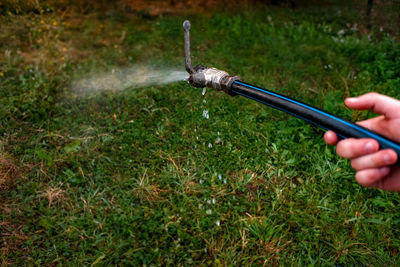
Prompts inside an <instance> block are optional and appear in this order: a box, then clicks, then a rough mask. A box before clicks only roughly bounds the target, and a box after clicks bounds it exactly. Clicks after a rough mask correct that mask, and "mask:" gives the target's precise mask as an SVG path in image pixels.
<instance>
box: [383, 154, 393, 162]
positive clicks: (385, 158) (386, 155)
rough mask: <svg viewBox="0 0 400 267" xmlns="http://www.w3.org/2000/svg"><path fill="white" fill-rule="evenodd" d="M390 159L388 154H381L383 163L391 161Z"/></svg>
mask: <svg viewBox="0 0 400 267" xmlns="http://www.w3.org/2000/svg"><path fill="white" fill-rule="evenodd" d="M391 161H392V159H391V157H390V156H389V155H388V154H384V155H383V162H385V163H391Z"/></svg>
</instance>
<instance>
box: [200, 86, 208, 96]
mask: <svg viewBox="0 0 400 267" xmlns="http://www.w3.org/2000/svg"><path fill="white" fill-rule="evenodd" d="M206 92H207V88H205V87H204V88H203V92H201V95H205V94H206Z"/></svg>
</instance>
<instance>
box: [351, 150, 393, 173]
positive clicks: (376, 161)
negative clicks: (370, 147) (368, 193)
mask: <svg viewBox="0 0 400 267" xmlns="http://www.w3.org/2000/svg"><path fill="white" fill-rule="evenodd" d="M396 161H397V153H396V152H394V151H393V150H391V149H385V150H381V151H378V152H376V153H373V154H368V155H365V156H361V157H358V158H354V159H352V160H351V166H352V167H353V169H355V170H358V171H359V170H364V169H372V168H381V167H385V166H390V165H393V164H395V163H396Z"/></svg>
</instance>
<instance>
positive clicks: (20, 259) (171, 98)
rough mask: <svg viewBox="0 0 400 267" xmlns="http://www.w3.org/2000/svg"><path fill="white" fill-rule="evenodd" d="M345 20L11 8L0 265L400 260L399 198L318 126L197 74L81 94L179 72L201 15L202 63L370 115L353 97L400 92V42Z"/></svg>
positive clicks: (1, 143) (4, 44)
mask: <svg viewBox="0 0 400 267" xmlns="http://www.w3.org/2000/svg"><path fill="white" fill-rule="evenodd" d="M338 14H339V13H335V12H332V11H331V9H329V10H328V9H327V10H326V11H324V10H322V11H318V12H313V11H310V12H305V11H304V10H298V9H294V10H292V9H287V8H278V7H246V8H243V9H242V10H240V11H235V12H229V11H225V12H223V11H219V12H217V13H214V14H212V15H211V14H189V15H183V14H170V15H157V16H152V15H149V14H147V13H146V12H124V11H123V10H122V9H121V8H120V7H113V8H110V9H109V10H107V11H101V10H95V11H92V12H85V13H84V14H79V13H78V12H72V11H71V12H63V11H62V10H53V9H51V8H47V9H46V8H45V9H44V10H42V11H41V12H33V11H32V12H31V11H23V12H22V11H21V12H20V13H18V14H17V13H16V12H3V13H2V15H0V21H1V28H0V55H1V56H0V118H1V119H0V201H1V205H0V234H1V239H0V242H1V243H0V262H1V263H2V264H4V265H7V264H10V265H15V266H21V265H39V266H42V265H44V266H53V265H68V266H81V265H93V266H95V265H98V266H103V265H106V266H111V265H113V266H114V265H180V266H188V265H213V266H225V265H263V264H265V265H267V266H269V265H281V266H287V265H295V266H302V265H310V266H312V265H327V266H337V265H345V266H350V265H358V266H360V265H365V266H366V265H371V266H383V265H384V266H388V265H389V266H390V265H392V266H397V265H399V264H400V256H399V253H398V249H399V245H400V231H399V230H397V228H399V226H400V206H399V207H397V205H399V200H400V199H399V195H398V194H397V193H390V192H383V191H380V190H376V189H365V188H362V187H361V186H359V185H358V184H357V183H356V182H355V180H354V172H353V170H352V169H351V167H350V164H349V163H348V162H347V161H345V160H343V159H340V158H339V157H337V156H336V154H335V150H334V148H331V147H328V146H326V145H325V144H324V142H323V139H322V135H323V131H322V130H320V129H318V128H316V127H314V126H311V125H309V124H307V123H306V122H303V121H300V120H298V119H296V118H293V117H291V116H289V115H286V114H283V113H282V112H280V111H277V110H273V109H271V108H269V107H266V106H263V105H261V104H259V103H256V102H254V101H251V100H249V99H244V98H241V97H230V96H228V95H226V94H223V93H220V92H213V91H211V90H208V91H207V92H206V93H205V94H204V95H203V94H202V89H196V88H192V87H190V85H189V84H188V83H187V82H185V81H178V82H173V83H169V84H163V85H151V86H144V87H137V86H128V88H125V89H122V88H109V89H110V90H103V91H101V92H93V91H92V92H90V93H86V94H82V93H81V92H79V91H76V90H74V88H73V84H74V81H77V80H79V79H84V78H86V77H91V75H93V74H96V73H100V75H106V74H105V73H110V72H113V70H114V69H121V68H123V69H129V68H138V66H150V67H152V68H157V69H165V68H174V69H176V68H178V69H181V70H184V66H183V63H184V61H183V31H182V22H183V21H184V19H190V20H191V23H192V32H191V33H192V35H191V36H192V61H193V63H194V64H200V63H201V64H204V65H207V66H214V67H217V68H220V69H223V70H226V71H228V72H229V73H230V74H236V75H239V76H241V77H242V78H243V80H244V81H246V82H249V83H254V84H256V85H259V86H262V87H267V88H269V89H271V90H274V91H277V92H279V93H282V94H285V95H289V96H291V97H294V98H296V99H299V100H301V101H304V102H306V103H310V104H312V105H315V106H317V107H320V108H324V109H326V110H328V111H329V112H332V113H335V114H337V115H340V116H343V117H345V118H347V119H349V120H353V121H355V120H360V119H364V118H367V117H369V116H372V115H373V114H370V113H367V112H352V111H351V110H349V109H347V108H345V106H344V104H343V100H344V98H345V97H347V96H355V95H358V94H361V93H365V92H369V91H372V90H374V91H378V92H381V93H385V94H388V95H390V96H393V97H397V98H400V93H399V88H400V45H399V44H398V43H397V42H395V41H394V40H393V38H392V37H390V36H388V34H386V33H384V32H383V33H382V32H380V33H379V31H378V32H377V33H376V34H372V35H371V37H370V38H368V37H367V36H366V34H365V33H364V32H363V30H362V28H361V26H360V25H355V23H356V20H357V19H358V18H357V17H354V16H349V15H345V14H343V13H341V14H342V15H341V16H339V15H338ZM204 111H208V114H209V118H205V116H203V114H204Z"/></svg>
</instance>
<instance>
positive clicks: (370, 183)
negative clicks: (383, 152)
mask: <svg viewBox="0 0 400 267" xmlns="http://www.w3.org/2000/svg"><path fill="white" fill-rule="evenodd" d="M389 173H390V168H389V167H382V168H375V169H365V170H362V171H358V172H357V173H356V180H357V182H358V183H359V184H360V185H363V186H365V187H378V186H379V183H380V181H381V179H382V178H384V177H385V176H386V175H388V174H389Z"/></svg>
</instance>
